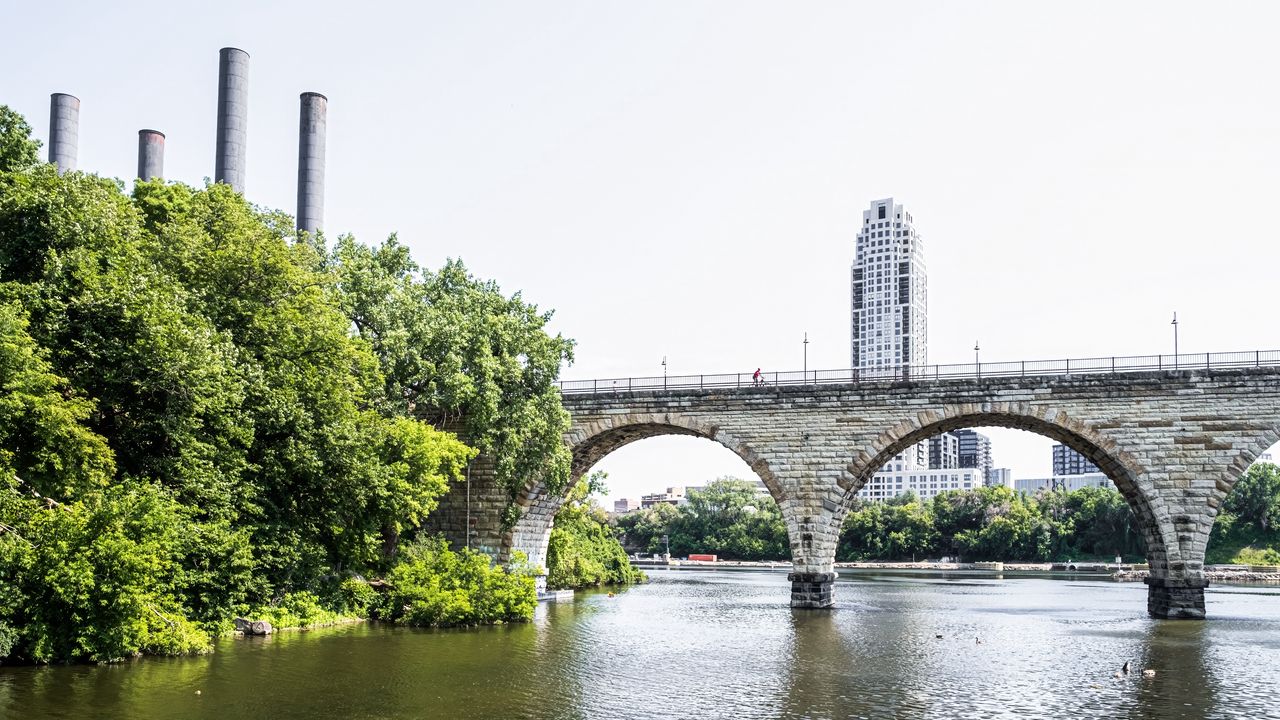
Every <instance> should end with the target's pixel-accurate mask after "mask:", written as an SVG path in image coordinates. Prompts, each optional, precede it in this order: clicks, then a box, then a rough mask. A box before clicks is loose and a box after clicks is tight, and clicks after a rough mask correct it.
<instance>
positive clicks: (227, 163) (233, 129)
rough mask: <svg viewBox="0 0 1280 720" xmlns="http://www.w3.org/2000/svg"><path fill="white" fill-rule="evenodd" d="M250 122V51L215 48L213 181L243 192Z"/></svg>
mask: <svg viewBox="0 0 1280 720" xmlns="http://www.w3.org/2000/svg"><path fill="white" fill-rule="evenodd" d="M248 125H249V53H247V52H245V51H243V50H241V49H239V48H229V47H228V48H222V49H221V50H219V51H218V148H217V157H216V158H215V159H214V165H213V181H214V182H224V183H226V184H228V185H230V186H231V188H232V189H233V190H235V191H236V192H238V193H243V192H244V165H245V162H244V159H245V146H246V142H247V137H248V134H247V130H248Z"/></svg>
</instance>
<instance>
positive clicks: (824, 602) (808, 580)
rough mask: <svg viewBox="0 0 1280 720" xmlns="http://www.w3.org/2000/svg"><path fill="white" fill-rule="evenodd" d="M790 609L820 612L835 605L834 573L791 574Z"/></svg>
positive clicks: (789, 578)
mask: <svg viewBox="0 0 1280 720" xmlns="http://www.w3.org/2000/svg"><path fill="white" fill-rule="evenodd" d="M787 579H788V580H790V581H791V607H793V608H807V609H811V610H820V609H823V608H829V607H831V606H833V605H835V597H834V588H835V584H836V573H834V572H791V573H788V574H787Z"/></svg>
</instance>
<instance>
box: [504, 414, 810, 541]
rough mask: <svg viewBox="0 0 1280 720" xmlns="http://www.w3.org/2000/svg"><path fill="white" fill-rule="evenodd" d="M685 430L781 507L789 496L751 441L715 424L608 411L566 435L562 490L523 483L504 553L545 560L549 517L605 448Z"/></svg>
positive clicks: (539, 483) (609, 449)
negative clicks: (742, 467)
mask: <svg viewBox="0 0 1280 720" xmlns="http://www.w3.org/2000/svg"><path fill="white" fill-rule="evenodd" d="M666 435H683V436H688V437H698V438H703V439H706V440H711V441H713V442H716V443H718V444H719V445H721V446H723V447H725V448H727V449H728V450H730V451H731V452H733V453H734V454H735V455H737V456H738V457H739V458H741V459H742V460H743V462H745V463H746V464H747V465H748V466H749V467H750V468H751V470H752V471H753V472H755V473H756V475H758V476H760V479H761V480H762V481H764V485H765V487H766V488H767V489H768V490H769V494H770V495H771V496H773V499H774V500H775V501H776V502H777V503H778V505H779V506H780V507H781V506H783V504H784V502H785V501H786V499H787V496H786V493H785V491H784V490H783V487H782V485H781V483H779V482H778V479H777V477H776V476H775V475H774V473H773V470H772V469H771V468H770V466H769V462H768V461H767V460H766V459H765V458H764V457H763V456H762V455H761V454H760V453H758V452H757V451H756V450H755V449H753V448H752V447H751V446H750V445H749V444H747V443H745V442H743V441H741V440H739V439H738V438H736V437H734V436H733V435H732V434H730V433H727V432H725V431H724V430H722V429H721V428H720V427H718V426H716V425H711V424H708V423H704V422H700V421H699V420H697V419H694V418H688V417H684V416H680V415H676V414H671V413H663V414H626V415H612V416H609V417H608V418H606V419H601V420H592V421H589V422H586V423H584V424H582V425H578V424H576V423H575V425H574V427H573V428H572V429H571V430H570V432H569V433H568V434H567V435H566V441H567V443H568V445H569V451H570V453H571V455H572V462H571V465H570V478H569V484H568V486H567V487H566V488H565V489H564V491H563V492H559V493H553V492H551V491H550V490H549V489H548V488H547V486H546V484H545V483H543V482H542V481H541V479H538V480H534V481H532V482H529V483H528V484H526V485H525V487H524V489H523V490H522V491H521V492H520V493H519V494H518V495H517V496H516V499H515V504H516V506H517V507H518V508H519V509H520V517H519V519H518V520H517V521H516V523H515V525H514V526H513V527H512V528H511V529H510V530H509V531H507V532H506V533H504V536H503V554H504V555H505V556H507V557H508V558H509V557H510V555H511V553H512V552H514V551H519V552H523V553H524V554H525V556H526V557H528V559H529V561H530V562H531V563H533V564H534V565H545V560H546V549H547V543H548V541H549V540H550V538H551V527H552V521H553V520H554V518H555V514H556V511H558V510H559V509H560V506H561V505H563V504H564V502H565V500H566V499H567V498H568V496H569V492H570V491H571V490H572V489H573V486H574V485H576V484H577V482H578V480H580V479H581V478H582V476H583V475H584V474H586V472H587V471H588V470H590V469H591V468H592V467H593V466H594V465H595V464H596V463H598V462H600V461H601V460H602V459H604V458H605V457H606V456H607V455H609V453H612V452H613V451H615V450H617V449H619V448H622V447H625V446H627V445H630V444H631V443H634V442H636V441H639V440H645V439H648V438H654V437H662V436H666Z"/></svg>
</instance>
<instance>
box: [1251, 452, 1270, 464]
mask: <svg viewBox="0 0 1280 720" xmlns="http://www.w3.org/2000/svg"><path fill="white" fill-rule="evenodd" d="M1254 462H1273V461H1272V459H1271V453H1262V454H1261V455H1259V456H1258V459H1257V460H1254Z"/></svg>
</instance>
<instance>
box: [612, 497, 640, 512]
mask: <svg viewBox="0 0 1280 720" xmlns="http://www.w3.org/2000/svg"><path fill="white" fill-rule="evenodd" d="M639 509H640V501H639V500H636V499H635V498H623V499H622V500H614V501H613V511H614V512H615V513H617V514H619V515H625V514H626V513H629V512H635V511H636V510H639Z"/></svg>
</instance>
